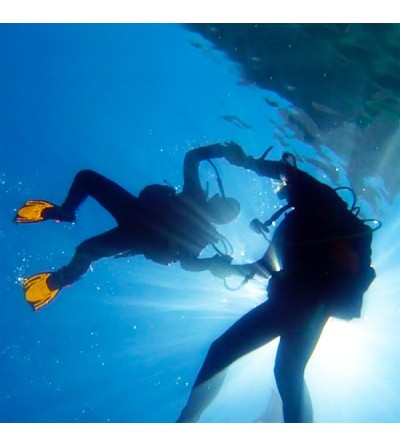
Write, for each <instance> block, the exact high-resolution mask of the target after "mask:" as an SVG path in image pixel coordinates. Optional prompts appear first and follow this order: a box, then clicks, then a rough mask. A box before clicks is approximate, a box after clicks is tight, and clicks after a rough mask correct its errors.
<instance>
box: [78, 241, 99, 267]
mask: <svg viewBox="0 0 400 447" xmlns="http://www.w3.org/2000/svg"><path fill="white" fill-rule="evenodd" d="M75 256H79V257H80V258H81V259H87V261H88V262H89V263H90V262H91V261H95V260H96V259H100V258H101V257H102V255H101V253H100V251H99V249H98V248H96V247H95V246H94V244H93V243H91V241H89V240H88V241H83V242H81V243H80V244H79V245H78V246H77V247H76V249H75Z"/></svg>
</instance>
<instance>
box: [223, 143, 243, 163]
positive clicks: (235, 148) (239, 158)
mask: <svg viewBox="0 0 400 447" xmlns="http://www.w3.org/2000/svg"><path fill="white" fill-rule="evenodd" d="M225 148H226V153H225V158H226V160H228V161H229V163H231V164H233V165H236V166H244V165H245V164H246V159H247V156H246V154H245V153H244V150H243V148H242V147H241V146H239V144H237V143H235V142H234V141H228V142H226V143H225Z"/></svg>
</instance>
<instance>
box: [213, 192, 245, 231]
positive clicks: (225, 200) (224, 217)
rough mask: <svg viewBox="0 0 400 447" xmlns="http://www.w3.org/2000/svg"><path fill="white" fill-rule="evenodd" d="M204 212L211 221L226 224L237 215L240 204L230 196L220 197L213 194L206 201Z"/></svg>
mask: <svg viewBox="0 0 400 447" xmlns="http://www.w3.org/2000/svg"><path fill="white" fill-rule="evenodd" d="M206 212H207V214H208V216H209V218H210V220H211V221H212V222H213V223H215V224H219V225H222V224H227V223H229V222H232V220H233V219H235V217H237V216H238V215H239V213H240V204H239V202H238V201H237V200H236V199H233V198H232V197H221V196H220V195H219V194H215V195H214V196H212V197H211V199H209V200H208V201H207V205H206Z"/></svg>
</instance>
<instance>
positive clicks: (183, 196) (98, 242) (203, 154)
mask: <svg viewBox="0 0 400 447" xmlns="http://www.w3.org/2000/svg"><path fill="white" fill-rule="evenodd" d="M230 147H231V146H230V143H226V144H214V145H209V146H205V147H200V148H196V149H192V150H191V151H189V152H187V153H186V155H185V159H184V166H183V180H184V181H183V188H182V192H181V193H179V194H176V190H175V188H173V187H172V186H169V185H149V186H147V187H145V188H144V189H143V190H142V191H141V192H140V193H139V195H138V197H136V196H134V195H132V194H130V193H129V192H128V191H126V190H125V189H123V188H122V187H121V186H119V185H117V184H116V183H114V182H113V181H111V180H109V179H107V178H105V177H103V176H102V175H100V174H98V173H96V172H94V171H91V170H83V171H80V172H79V173H78V174H77V175H76V177H75V179H74V181H73V183H72V186H71V188H70V190H69V192H68V195H67V197H66V199H65V201H64V202H63V204H62V205H61V206H57V205H54V204H52V203H50V202H47V201H44V200H29V201H27V202H26V203H25V204H24V205H23V206H22V207H21V208H20V209H19V210H18V211H17V214H16V217H15V222H17V223H33V222H42V221H45V220H56V221H62V222H75V214H76V211H77V209H78V208H79V206H80V205H81V204H82V202H83V201H84V200H85V199H86V198H87V197H89V196H90V197H92V198H94V199H95V200H96V201H97V202H98V203H99V204H100V205H101V206H102V207H103V208H105V209H106V210H107V211H108V212H109V213H110V214H111V215H112V216H113V217H114V219H115V220H116V222H117V226H116V227H115V228H113V229H111V230H109V231H107V232H105V233H103V234H100V235H98V236H95V237H93V238H90V239H88V240H86V241H84V242H82V243H81V244H80V245H79V246H78V247H77V248H76V251H75V254H74V256H73V258H72V260H71V261H70V263H69V264H68V265H66V266H64V267H62V268H60V269H59V270H57V271H54V272H42V273H39V274H36V275H33V276H31V277H29V278H27V279H25V280H24V282H23V289H24V293H25V299H26V300H27V302H28V303H29V304H30V305H31V306H32V307H33V309H34V310H39V309H40V308H42V307H43V306H45V305H47V304H48V303H50V302H51V301H52V300H53V299H54V298H55V297H56V296H57V294H58V293H59V292H60V290H61V289H62V288H63V287H65V286H67V285H70V284H72V283H73V282H75V281H77V280H78V279H79V278H80V277H81V276H82V275H83V274H84V273H85V272H86V271H87V270H88V269H89V267H90V265H91V264H92V263H93V262H94V261H97V260H98V259H100V258H104V257H110V256H114V257H119V256H134V255H144V256H145V257H146V258H147V259H150V260H152V261H154V262H157V263H160V264H164V265H168V264H171V263H174V262H177V261H179V262H180V265H181V266H182V268H183V269H185V270H189V271H204V270H209V269H210V266H211V265H212V263H213V262H214V258H215V256H214V257H212V258H199V255H200V253H201V252H202V250H203V249H204V248H205V247H207V246H208V245H214V247H215V249H216V250H217V251H219V249H218V248H217V246H216V244H218V242H220V241H222V243H225V244H226V240H225V238H224V237H223V236H222V235H221V234H220V233H219V232H218V231H217V230H216V228H215V226H214V224H216V225H222V224H227V223H229V222H231V221H233V220H234V219H235V218H236V217H237V215H238V214H239V212H240V205H239V202H238V201H237V200H236V199H234V198H231V197H226V196H225V192H224V190H223V186H222V182H221V181H220V177H219V176H218V172H217V171H216V173H217V180H218V184H219V187H220V194H215V195H214V196H212V197H211V198H208V197H207V192H206V191H204V190H203V189H202V186H201V182H200V177H199V165H200V162H201V161H204V160H208V161H209V162H210V163H211V164H212V166H213V167H214V169H216V168H215V166H214V165H213V163H212V161H211V160H210V159H211V158H221V157H226V156H228V154H229V152H230V150H231V149H230ZM225 246H226V245H225ZM220 253H221V252H220ZM220 258H221V256H218V260H219V259H220ZM223 258H224V256H222V259H223Z"/></svg>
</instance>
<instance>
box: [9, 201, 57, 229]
mask: <svg viewBox="0 0 400 447" xmlns="http://www.w3.org/2000/svg"><path fill="white" fill-rule="evenodd" d="M54 207H55V205H54V204H53V203H50V202H46V201H45V200H28V201H27V202H26V203H25V204H24V205H23V206H21V208H19V210H18V211H17V214H16V216H15V219H14V221H15V222H17V223H33V222H42V221H43V220H45V219H44V217H43V215H42V213H43V211H44V210H45V209H47V208H54Z"/></svg>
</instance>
